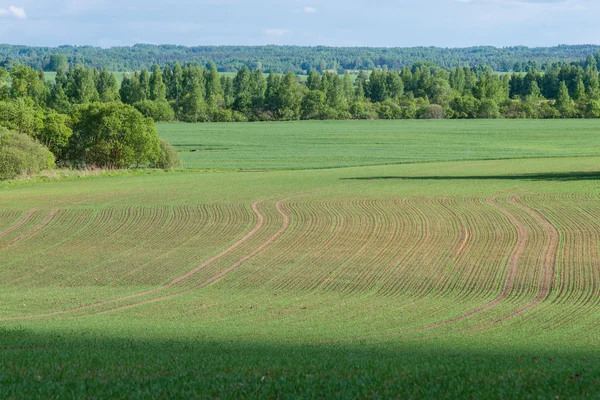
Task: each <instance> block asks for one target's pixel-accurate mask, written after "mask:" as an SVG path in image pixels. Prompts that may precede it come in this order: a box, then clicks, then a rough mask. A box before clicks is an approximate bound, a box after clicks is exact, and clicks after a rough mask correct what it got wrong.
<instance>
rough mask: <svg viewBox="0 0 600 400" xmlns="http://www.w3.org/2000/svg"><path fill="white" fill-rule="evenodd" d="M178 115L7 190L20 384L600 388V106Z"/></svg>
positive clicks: (334, 392) (32, 390) (112, 390)
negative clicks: (145, 151)
mask: <svg viewBox="0 0 600 400" xmlns="http://www.w3.org/2000/svg"><path fill="white" fill-rule="evenodd" d="M159 130H160V131H161V133H162V134H163V136H165V137H167V138H168V139H169V140H170V141H172V142H173V143H174V144H175V145H177V146H178V148H179V150H180V151H182V152H184V153H182V154H184V157H188V158H185V161H186V162H187V166H189V167H193V168H198V169H214V170H216V171H212V172H200V171H197V170H193V169H192V170H189V171H177V172H153V173H150V174H148V175H129V176H128V175H124V176H120V177H96V178H89V179H80V180H71V181H58V182H45V183H35V184H26V183H21V184H18V183H17V184H4V185H3V186H1V187H0V357H1V358H0V360H1V362H0V391H1V393H0V397H9V398H10V397H15V398H16V397H35V396H39V397H46V398H48V397H54V398H58V397H60V398H69V397H127V398H148V397H160V396H164V397H174V396H179V397H186V398H188V397H206V398H208V397H216V396H220V397H226V398H230V397H231V398H253V397H266V398H278V397H281V398H285V397H322V398H331V397H343V398H352V397H362V398H367V397H373V398H389V397H407V398H412V397H414V398H423V397H429V398H441V397H447V396H449V395H450V396H456V397H460V398H556V397H558V398H568V397H580V398H597V397H598V395H599V392H598V376H600V352H599V351H598V348H599V347H598V344H599V339H600V337H599V332H598V318H599V317H600V308H599V305H600V292H599V291H598V286H599V285H600V269H599V268H598V265H599V264H600V254H599V253H600V218H599V217H598V216H599V215H600V201H599V200H600V199H599V190H600V184H599V183H598V179H599V177H600V152H599V151H598V149H599V148H600V147H599V146H598V145H599V144H600V143H597V141H598V140H599V139H598V135H597V131H596V123H595V122H594V121H558V122H554V121H551V122H548V121H535V122H530V121H525V122H516V121H501V122H498V121H491V122H481V121H467V122H464V121H451V122H445V121H442V122H392V123H390V122H379V121H378V122H336V123H334V122H328V123H316V122H315V123H312V122H311V123H295V124H285V123H282V124H268V125H267V124H238V125H227V124H223V125H221V124H212V125H179V124H173V125H161V126H160V127H159ZM219 147H222V149H221V150H207V149H206V148H214V149H218V148H219ZM192 148H205V150H204V151H196V152H193V153H192V152H190V151H189V150H190V149H192ZM244 148H245V151H243V150H242V149H244ZM401 163H404V164H401ZM369 164H371V165H369ZM372 164H388V165H372ZM325 167H329V169H325ZM234 170H242V171H246V172H239V171H238V172H228V171H234ZM248 171H254V172H248Z"/></svg>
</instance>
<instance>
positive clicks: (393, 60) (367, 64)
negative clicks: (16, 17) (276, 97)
mask: <svg viewBox="0 0 600 400" xmlns="http://www.w3.org/2000/svg"><path fill="white" fill-rule="evenodd" d="M598 52H600V46H597V45H577V46H568V45H561V46H557V47H543V48H542V47H540V48H529V47H523V46H518V47H505V48H496V47H488V46H481V47H470V48H455V49H451V48H437V47H413V48H370V47H322V46H316V47H300V46H198V47H185V46H175V45H160V46H156V45H148V44H138V45H135V46H131V47H113V48H110V49H103V48H99V47H92V46H60V47H55V48H52V47H31V46H13V45H6V44H4V45H1V44H0V66H2V67H4V68H6V69H10V68H11V67H12V66H13V65H15V64H23V65H26V66H30V67H32V68H34V69H36V70H40V69H43V70H44V71H56V70H58V69H59V67H60V65H57V58H56V57H53V56H56V55H64V56H65V57H66V62H67V63H68V64H71V65H75V64H80V65H83V66H86V67H89V68H95V69H100V68H106V69H108V70H109V71H113V72H127V71H129V72H133V71H139V70H142V69H144V68H145V69H150V68H152V66H153V65H155V64H158V65H160V66H166V65H170V66H173V65H174V64H175V63H176V62H179V63H180V64H182V65H185V64H197V65H206V64H207V63H209V62H212V63H214V64H215V65H216V67H217V70H218V71H219V72H237V71H239V70H241V69H242V68H244V67H247V68H248V69H250V70H257V69H260V70H262V71H264V72H274V73H279V74H285V73H288V72H293V73H295V74H308V73H309V72H310V71H311V70H313V69H314V70H316V71H318V72H324V71H337V72H339V73H342V72H344V71H348V70H349V71H356V70H373V69H375V68H381V69H390V70H401V69H402V67H405V66H412V65H414V64H416V63H426V64H427V63H431V64H434V65H436V66H438V67H441V68H447V69H450V68H456V67H472V68H473V67H477V66H480V65H484V64H485V65H487V66H489V67H491V68H492V69H493V70H494V71H496V72H528V71H530V70H536V71H544V70H545V69H546V68H547V67H548V66H550V65H552V64H555V63H559V62H564V63H574V62H580V61H581V60H584V59H585V58H586V57H587V56H588V55H589V54H597V53H598ZM61 59H62V58H59V59H58V60H61Z"/></svg>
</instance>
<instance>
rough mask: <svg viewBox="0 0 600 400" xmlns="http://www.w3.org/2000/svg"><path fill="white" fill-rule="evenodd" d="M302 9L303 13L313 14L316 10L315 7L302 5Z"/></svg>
mask: <svg viewBox="0 0 600 400" xmlns="http://www.w3.org/2000/svg"><path fill="white" fill-rule="evenodd" d="M302 11H303V12H304V14H314V13H316V12H317V9H316V8H314V7H304V8H303V9H302Z"/></svg>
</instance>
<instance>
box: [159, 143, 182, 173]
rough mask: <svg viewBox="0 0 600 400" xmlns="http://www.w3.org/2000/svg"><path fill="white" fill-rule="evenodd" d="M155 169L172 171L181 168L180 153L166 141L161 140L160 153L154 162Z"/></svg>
mask: <svg viewBox="0 0 600 400" xmlns="http://www.w3.org/2000/svg"><path fill="white" fill-rule="evenodd" d="M154 167H156V168H161V169H172V168H177V167H181V159H180V158H179V153H177V150H175V147H173V146H172V145H171V144H170V143H169V142H167V141H166V140H164V139H161V140H160V151H159V153H158V157H157V159H156V161H155V162H154Z"/></svg>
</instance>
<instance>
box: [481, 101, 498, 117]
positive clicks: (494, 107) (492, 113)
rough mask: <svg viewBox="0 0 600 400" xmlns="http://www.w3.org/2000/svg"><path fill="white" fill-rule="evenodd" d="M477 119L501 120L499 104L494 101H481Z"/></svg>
mask: <svg viewBox="0 0 600 400" xmlns="http://www.w3.org/2000/svg"><path fill="white" fill-rule="evenodd" d="M477 117H478V118H499V117H500V107H498V104H497V103H496V102H495V101H494V100H492V99H484V100H481V104H480V105H479V110H478V113H477Z"/></svg>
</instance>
